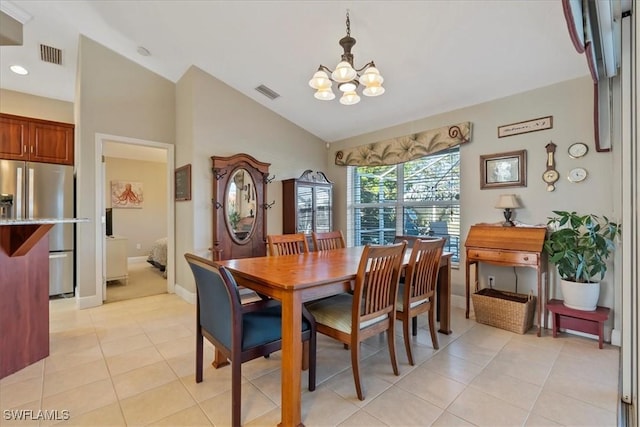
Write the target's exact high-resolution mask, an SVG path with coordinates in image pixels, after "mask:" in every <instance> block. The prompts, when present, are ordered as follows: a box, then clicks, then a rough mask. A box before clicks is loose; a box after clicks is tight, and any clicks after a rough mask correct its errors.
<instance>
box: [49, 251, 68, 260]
mask: <svg viewBox="0 0 640 427" xmlns="http://www.w3.org/2000/svg"><path fill="white" fill-rule="evenodd" d="M68 256H69V254H66V253H65V254H56V253H51V252H49V259H55V258H66V257H68Z"/></svg>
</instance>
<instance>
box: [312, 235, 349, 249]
mask: <svg viewBox="0 0 640 427" xmlns="http://www.w3.org/2000/svg"><path fill="white" fill-rule="evenodd" d="M311 237H312V238H313V248H314V250H316V251H329V250H331V249H340V248H344V247H346V246H347V245H346V244H345V242H344V236H343V235H342V231H340V230H337V231H328V232H326V233H316V232H315V231H313V232H311Z"/></svg>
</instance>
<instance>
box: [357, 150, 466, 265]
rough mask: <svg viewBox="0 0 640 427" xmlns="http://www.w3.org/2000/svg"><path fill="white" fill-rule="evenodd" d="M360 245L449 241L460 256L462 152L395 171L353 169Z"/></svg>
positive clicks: (450, 249) (450, 152)
mask: <svg viewBox="0 0 640 427" xmlns="http://www.w3.org/2000/svg"><path fill="white" fill-rule="evenodd" d="M350 169H351V170H350V172H351V176H352V179H353V180H352V183H351V198H352V204H351V206H352V209H351V212H350V216H351V218H352V219H353V222H352V223H353V229H352V232H353V239H354V244H355V245H356V246H358V245H365V244H367V243H372V244H388V243H392V242H393V239H394V237H395V236H396V235H427V236H435V237H444V238H446V239H447V241H446V243H445V250H446V251H448V252H453V254H454V255H453V260H454V261H458V260H459V253H460V148H459V147H455V148H452V149H450V150H447V151H444V152H438V153H436V154H432V155H430V156H425V157H422V158H420V159H417V160H412V161H409V162H406V163H402V164H398V165H391V166H350Z"/></svg>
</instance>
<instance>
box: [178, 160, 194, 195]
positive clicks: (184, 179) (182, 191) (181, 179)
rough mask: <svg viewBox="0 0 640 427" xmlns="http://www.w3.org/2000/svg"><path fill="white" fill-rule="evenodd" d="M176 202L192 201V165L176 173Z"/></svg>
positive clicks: (182, 167) (185, 166)
mask: <svg viewBox="0 0 640 427" xmlns="http://www.w3.org/2000/svg"><path fill="white" fill-rule="evenodd" d="M175 193H176V195H175V199H176V202H181V201H185V200H191V164H190V163H189V164H187V165H184V166H181V167H179V168H177V169H176V172H175Z"/></svg>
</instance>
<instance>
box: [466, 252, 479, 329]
mask: <svg viewBox="0 0 640 427" xmlns="http://www.w3.org/2000/svg"><path fill="white" fill-rule="evenodd" d="M467 256H469V255H468V254H467ZM470 268H471V264H470V263H469V261H467V262H465V281H464V282H465V291H464V295H465V299H466V309H465V312H464V316H465V317H466V318H467V319H468V318H469V292H470V290H471V289H470V288H471V286H470V280H471V277H470V272H469V270H470ZM476 268H477V267H476Z"/></svg>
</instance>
